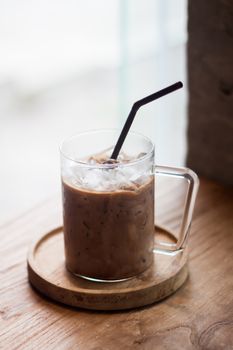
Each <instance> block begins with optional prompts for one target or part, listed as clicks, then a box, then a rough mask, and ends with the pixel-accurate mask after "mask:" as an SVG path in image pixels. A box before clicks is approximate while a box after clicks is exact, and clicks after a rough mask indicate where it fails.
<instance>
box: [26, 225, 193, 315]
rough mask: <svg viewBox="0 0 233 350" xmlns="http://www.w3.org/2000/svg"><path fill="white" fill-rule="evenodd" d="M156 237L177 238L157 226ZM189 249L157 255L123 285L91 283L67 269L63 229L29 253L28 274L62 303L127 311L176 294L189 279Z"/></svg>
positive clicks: (35, 284) (30, 278)
mask: <svg viewBox="0 0 233 350" xmlns="http://www.w3.org/2000/svg"><path fill="white" fill-rule="evenodd" d="M155 234H156V237H159V239H162V240H166V241H168V242H174V241H175V238H174V236H173V235H172V234H171V233H170V232H168V231H166V230H165V229H162V228H160V227H157V226H156V227H155ZM187 258H188V254H187V250H184V251H183V252H180V253H178V254H176V255H171V254H170V255H165V254H160V253H157V252H156V253H154V264H153V265H152V266H151V268H149V269H148V270H147V271H145V272H144V273H142V274H140V275H138V276H137V277H135V278H132V279H130V280H127V281H123V282H108V283H103V282H99V283H98V282H91V281H87V280H84V279H82V278H79V277H75V276H73V275H72V274H71V273H69V272H68V271H67V270H66V268H65V257H64V246H63V232H62V227H59V228H57V229H55V230H53V231H51V232H48V233H46V234H44V235H43V236H42V237H41V238H39V239H38V240H37V241H36V242H35V244H33V245H32V248H31V249H30V251H29V255H28V275H29V281H30V282H31V284H32V285H33V286H34V287H35V288H36V289H37V290H38V291H40V292H41V293H42V294H45V295H46V296H48V297H50V298H52V299H54V300H56V301H59V302H61V303H64V304H67V305H71V306H76V307H82V308H85V309H92V310H123V309H130V308H134V307H139V306H144V305H148V304H151V303H154V302H156V301H159V300H161V299H163V298H165V297H167V296H168V295H170V294H172V293H174V292H175V291H176V290H177V289H178V288H179V287H180V286H181V285H182V284H183V283H184V282H185V280H186V278H187V276H188V267H187Z"/></svg>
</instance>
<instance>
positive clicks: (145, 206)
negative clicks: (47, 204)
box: [62, 177, 154, 280]
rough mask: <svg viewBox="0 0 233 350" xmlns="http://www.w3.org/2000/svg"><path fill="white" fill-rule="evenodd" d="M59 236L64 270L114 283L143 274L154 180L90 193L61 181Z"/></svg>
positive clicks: (148, 261)
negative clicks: (61, 225)
mask: <svg viewBox="0 0 233 350" xmlns="http://www.w3.org/2000/svg"><path fill="white" fill-rule="evenodd" d="M62 186H63V205H64V207H63V208H64V237H65V254H66V266H67V269H68V270H69V271H71V272H72V273H75V274H77V275H81V276H84V277H90V278H93V279H100V280H117V279H124V278H128V277H132V276H135V275H137V274H139V273H141V272H143V271H144V270H146V269H147V268H148V267H149V266H150V265H151V263H152V260H153V252H152V249H153V240H154V178H153V177H148V178H147V180H146V181H145V182H144V183H143V184H140V185H135V186H134V187H133V188H132V187H128V188H127V186H126V187H125V188H124V189H117V190H116V191H109V192H107V191H105V192H101V191H98V192H97V191H93V190H87V189H82V188H77V187H73V186H72V185H70V184H68V183H66V182H65V181H64V180H63V183H62Z"/></svg>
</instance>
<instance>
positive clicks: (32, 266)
mask: <svg viewBox="0 0 233 350" xmlns="http://www.w3.org/2000/svg"><path fill="white" fill-rule="evenodd" d="M155 229H157V230H160V231H162V232H164V233H166V234H168V235H169V236H171V238H172V239H174V235H173V234H172V233H171V232H170V231H168V230H167V229H165V228H163V227H161V226H157V225H155ZM62 230H63V226H59V227H57V228H55V229H52V230H50V231H49V232H47V233H45V234H42V235H40V236H39V237H37V238H36V239H35V240H34V242H33V243H32V245H31V247H30V248H29V252H28V257H27V266H28V269H29V270H31V271H32V272H33V273H34V274H36V275H37V277H38V278H39V279H41V280H42V281H46V283H50V285H53V286H56V287H58V288H59V289H61V288H62V289H63V290H65V291H66V290H68V289H67V288H64V287H62V286H59V285H56V284H55V283H54V282H53V281H51V280H50V279H49V277H47V276H44V275H43V273H42V272H41V271H39V269H38V268H37V264H36V263H35V259H34V255H35V254H36V251H37V249H38V247H39V246H40V245H41V243H43V241H45V240H47V239H48V237H50V236H53V235H56V234H62V232H61V231H62ZM179 254H181V255H182V254H184V256H183V257H182V258H181V261H182V264H181V266H180V268H179V270H178V271H174V273H173V274H171V275H170V277H169V278H162V279H161V281H160V282H159V283H158V284H156V285H157V286H158V287H159V286H161V285H162V284H163V283H164V282H168V281H170V280H171V279H172V278H174V277H175V276H177V275H178V274H179V273H180V272H181V270H182V269H183V268H184V266H185V265H186V263H187V256H186V255H187V253H186V252H185V251H183V252H180V253H179ZM64 263H65V262H64ZM67 273H68V274H70V275H71V277H72V278H81V277H75V276H74V275H72V274H71V273H70V272H69V271H67ZM143 273H144V272H142V273H141V274H139V275H137V276H135V277H133V278H132V280H133V279H137V278H138V277H139V276H140V275H143ZM143 282H144V285H143V286H140V285H139V286H137V287H133V288H132V287H128V288H122V289H114V288H113V289H107V290H105V291H103V290H102V289H101V286H102V287H103V285H104V284H105V283H108V284H111V283H112V284H113V287H114V284H115V283H118V284H119V283H124V282H111V281H109V282H93V283H95V284H98V287H99V288H97V289H89V288H85V287H77V286H75V289H74V288H72V287H70V288H69V291H72V292H74V293H85V294H88V295H98V294H99V292H100V290H101V294H102V295H113V294H126V293H130V292H137V291H142V290H144V289H148V288H152V287H154V285H155V284H154V281H151V282H148V283H147V284H146V283H145V281H143Z"/></svg>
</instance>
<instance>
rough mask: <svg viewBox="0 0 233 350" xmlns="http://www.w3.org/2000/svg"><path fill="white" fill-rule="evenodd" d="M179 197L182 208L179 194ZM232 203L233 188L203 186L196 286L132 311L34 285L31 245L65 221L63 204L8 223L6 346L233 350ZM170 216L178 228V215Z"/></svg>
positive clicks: (1, 247) (1, 345) (1, 326)
mask: <svg viewBox="0 0 233 350" xmlns="http://www.w3.org/2000/svg"><path fill="white" fill-rule="evenodd" d="M170 198H171V197H170ZM172 198H173V199H174V198H175V201H174V202H176V203H178V202H179V198H180V194H179V192H177V191H175V190H174V191H173V193H172ZM232 198H233V191H232V189H229V188H224V187H222V186H220V185H218V184H215V183H213V182H210V181H206V180H202V181H201V186H200V190H199V195H198V199H197V204H196V209H195V215H194V220H193V224H192V230H191V236H190V241H189V250H190V259H189V269H190V276H189V279H188V281H187V282H186V283H185V285H184V286H183V287H182V288H181V289H180V290H178V292H176V293H175V294H174V295H172V296H170V297H169V298H167V299H166V300H164V301H162V302H160V303H157V304H154V305H152V306H148V307H144V308H141V309H135V310H131V311H124V312H119V311H118V312H91V311H85V310H81V309H72V308H70V307H66V306H63V305H60V304H57V303H54V302H52V301H50V300H48V299H45V298H44V297H42V296H40V295H39V294H38V293H37V292H35V291H34V290H33V289H32V288H31V287H30V285H29V284H28V280H27V270H26V255H27V250H28V246H29V244H30V242H31V241H32V239H34V238H35V236H36V235H39V234H41V233H43V232H45V231H46V230H50V229H53V228H55V227H57V226H59V225H60V224H61V206H60V200H58V199H56V200H55V199H53V200H51V201H46V202H45V203H43V204H42V205H39V206H38V207H36V208H34V209H33V210H31V211H30V212H28V213H26V214H25V215H23V216H22V217H20V218H18V219H16V220H13V221H12V222H10V223H8V224H6V225H4V226H2V227H1V228H0V234H1V244H0V251H1V253H0V258H1V263H0V274H1V283H0V317H1V322H0V349H4V350H5V349H7V350H8V349H11V350H14V349H17V350H20V349H23V350H27V349H28V350H31V349H85V350H86V349H93V350H94V349H95V350H98V349H117V350H118V349H126V350H127V349H172V350H173V349H186V350H189V349H218V350H219V349H224V350H227V349H233V201H232ZM164 206H165V202H164ZM164 208H165V207H164ZM164 213H165V214H164V215H165V216H166V219H165V222H166V221H167V223H168V224H169V223H170V225H171V224H172V225H173V226H174V228H175V227H176V225H177V217H178V214H177V213H178V212H177V211H175V210H174V211H171V212H170V214H169V213H166V210H164Z"/></svg>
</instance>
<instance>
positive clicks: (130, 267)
mask: <svg viewBox="0 0 233 350" xmlns="http://www.w3.org/2000/svg"><path fill="white" fill-rule="evenodd" d="M119 133H120V131H119V130H95V131H88V132H84V133H80V134H78V135H76V136H73V137H71V138H69V139H67V140H65V141H64V142H63V143H62V145H61V149H60V151H61V177H62V196H63V222H64V243H65V259H66V268H67V269H68V271H70V272H71V273H73V274H75V275H77V276H79V277H83V278H86V279H90V280H93V281H120V280H125V279H128V278H131V277H133V276H136V275H138V274H140V273H142V272H143V271H145V270H146V269H147V268H149V266H150V265H151V264H152V262H153V256H154V253H155V246H154V224H155V223H154V178H155V175H156V176H157V175H163V176H164V175H166V176H170V177H171V176H172V177H178V178H183V179H185V180H186V181H187V182H188V189H187V195H186V202H185V206H184V213H183V218H182V223H181V229H180V233H179V237H178V240H177V243H176V244H170V245H169V244H168V243H165V242H160V243H159V244H158V246H157V247H156V250H160V252H162V253H163V252H164V253H167V252H169V251H170V252H173V253H177V252H180V251H182V250H183V248H184V247H185V245H186V243H187V237H188V233H189V229H190V225H191V220H192V213H193V208H194V204H195V199H196V194H197V190H198V177H197V175H196V174H195V173H194V172H193V171H192V170H190V169H187V168H171V167H167V166H156V165H154V145H153V143H152V142H151V140H150V139H148V138H147V137H145V136H143V135H140V134H137V133H134V132H129V134H128V135H127V137H126V140H125V142H124V145H123V147H122V151H123V152H124V153H125V154H126V155H129V156H130V160H129V161H128V162H125V163H124V162H119V163H113V164H109V163H105V164H99V163H96V162H92V161H90V162H88V163H87V162H85V161H84V159H87V157H90V156H92V155H96V154H101V153H102V152H103V151H104V150H107V151H109V152H110V153H109V155H110V154H111V150H112V147H113V145H114V143H115V142H116V141H117V137H118V136H119ZM110 148H111V150H110ZM120 158H121V155H120V156H119V157H118V159H120Z"/></svg>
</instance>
